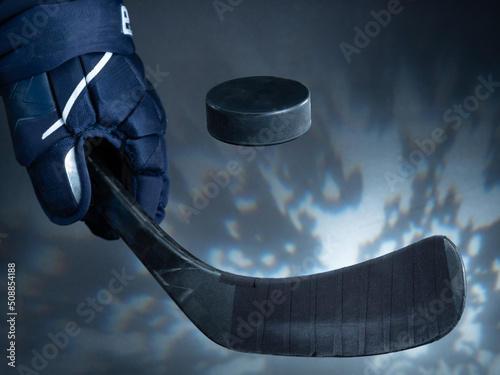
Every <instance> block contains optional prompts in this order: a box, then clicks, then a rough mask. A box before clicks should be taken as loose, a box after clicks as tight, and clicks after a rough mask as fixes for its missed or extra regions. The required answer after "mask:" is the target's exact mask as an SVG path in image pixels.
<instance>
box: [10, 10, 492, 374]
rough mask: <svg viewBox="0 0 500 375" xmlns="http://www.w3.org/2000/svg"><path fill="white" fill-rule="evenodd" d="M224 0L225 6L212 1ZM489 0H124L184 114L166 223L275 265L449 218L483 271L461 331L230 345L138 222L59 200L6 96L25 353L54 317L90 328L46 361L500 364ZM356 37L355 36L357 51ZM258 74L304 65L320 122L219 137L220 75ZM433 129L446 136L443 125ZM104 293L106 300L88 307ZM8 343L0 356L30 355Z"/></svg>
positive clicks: (52, 365) (219, 261)
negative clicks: (34, 173) (322, 350)
mask: <svg viewBox="0 0 500 375" xmlns="http://www.w3.org/2000/svg"><path fill="white" fill-rule="evenodd" d="M221 3H222V4H225V7H224V9H226V11H225V12H224V13H221V10H220V9H222V8H220V9H219V12H218V11H217V10H216V6H215V5H214V4H216V5H217V4H218V6H219V7H223V5H221ZM231 4H232V5H231ZM491 4H492V2H484V1H477V2H474V3H472V2H456V1H441V2H436V3H427V2H426V3H424V2H419V1H410V0H402V1H401V2H399V5H398V2H392V1H389V3H388V2H387V1H357V2H352V3H348V2H342V1H326V0H325V1H299V0H290V1H272V2H270V1H263V0H255V1H248V0H243V1H228V0H221V1H216V2H213V1H195V0H183V1H174V0H172V1H161V2H160V1H154V2H153V1H128V2H126V5H127V7H128V10H129V13H130V17H131V22H132V28H133V31H134V40H135V44H136V47H137V51H138V53H139V55H140V56H141V57H142V59H143V62H144V65H145V66H146V71H147V72H148V73H149V75H150V80H151V81H152V82H153V84H154V85H155V86H156V89H157V91H158V93H159V95H160V97H161V99H162V101H163V103H164V105H165V108H166V111H167V114H168V118H169V125H168V126H169V127H168V131H167V141H168V142H169V152H170V177H171V193H170V202H169V205H168V209H167V216H166V219H165V221H164V222H163V224H162V227H163V228H164V229H165V230H166V231H167V232H168V233H169V234H170V235H171V236H172V237H174V238H175V239H176V240H177V241H178V242H179V243H180V244H181V245H183V246H184V247H185V248H187V249H189V250H190V251H191V252H192V253H193V254H195V255H196V256H198V257H199V258H201V259H202V260H204V261H206V262H208V263H209V264H212V265H214V266H216V267H219V268H221V269H223V270H226V271H230V272H235V273H239V274H244V275H254V276H266V277H284V276H289V275H303V274H310V273H314V272H319V271H326V270H331V269H335V268H339V267H343V266H346V265H351V264H355V263H358V262H360V261H363V260H365V259H370V258H373V257H376V256H379V255H382V254H385V253H388V252H390V251H393V250H396V249H398V248H401V247H403V246H406V245H408V244H410V243H412V242H415V241H417V240H419V239H422V238H424V237H427V236H431V235H435V234H441V235H446V236H448V237H449V238H450V239H451V240H452V241H453V242H454V243H455V244H457V245H458V247H459V249H460V251H461V253H462V255H463V258H464V261H465V265H466V269H467V278H468V299H467V305H466V308H465V311H464V315H463V317H462V319H461V321H460V322H459V324H458V326H457V327H456V328H455V330H453V331H452V332H451V333H450V334H449V335H448V336H446V337H445V338H443V339H442V340H440V341H438V342H436V343H433V344H430V345H427V346H423V347H420V348H417V349H413V350H409V351H405V352H401V353H395V354H389V355H383V356H376V357H367V358H350V359H335V358H333V359H320V358H286V357H273V356H259V355H252V354H241V353H237V352H232V351H228V350H226V349H223V348H221V347H218V346H217V345H216V344H214V343H212V342H211V341H210V340H209V339H207V338H206V337H204V336H203V335H202V334H201V333H200V332H199V331H198V330H197V329H196V328H195V327H194V326H193V325H192V324H191V323H190V322H189V321H188V320H187V318H185V317H184V316H183V314H182V313H181V312H180V310H179V309H178V308H177V307H176V306H175V305H174V303H173V302H172V301H171V300H170V299H169V297H168V296H167V295H166V293H165V292H164V291H163V289H162V288H161V287H160V286H159V285H158V284H157V283H156V281H155V280H154V279H153V278H152V277H151V276H150V275H149V274H148V272H147V271H146V270H145V269H144V267H142V265H141V264H140V263H139V261H138V260H137V259H136V258H135V256H134V255H133V254H132V252H131V251H130V250H129V249H128V248H127V247H126V246H125V245H124V244H123V243H122V242H117V241H115V242H106V241H104V240H101V239H99V238H95V237H93V236H92V235H90V233H89V231H88V230H87V228H86V227H85V226H84V225H83V224H81V223H78V224H75V225H73V226H69V227H59V226H56V225H54V224H52V223H51V222H50V221H49V220H48V219H47V218H46V217H45V215H44V214H43V212H42V210H41V208H40V207H39V204H38V202H37V200H36V197H35V195H34V192H33V189H32V187H31V183H30V180H29V178H28V175H27V173H26V172H25V170H24V169H23V168H22V167H20V166H19V165H17V163H16V161H15V159H14V152H13V148H12V145H11V141H10V134H9V131H8V126H7V120H6V116H5V111H4V109H3V106H0V143H1V147H0V178H1V183H0V240H1V243H0V265H1V268H2V269H0V276H1V278H2V279H3V281H0V283H1V284H2V285H4V286H3V287H2V289H1V290H0V297H1V302H0V306H5V309H4V308H2V309H1V310H2V311H5V312H6V311H7V308H6V286H5V285H6V279H7V263H9V262H15V263H16V269H17V293H18V294H17V301H18V305H17V311H18V314H19V315H18V317H17V326H16V328H17V334H18V335H17V338H16V343H17V360H18V364H23V365H25V366H27V367H30V368H33V367H32V366H33V365H32V360H33V358H36V353H43V351H44V348H45V350H49V349H47V345H48V344H50V343H51V342H52V341H51V339H50V336H51V335H55V336H57V335H58V334H60V333H62V332H64V331H65V329H66V326H67V324H68V322H75V324H76V326H77V327H78V330H77V332H78V333H77V334H75V337H71V338H70V339H69V341H68V342H67V345H65V346H64V348H62V349H58V351H57V353H53V352H50V350H49V352H47V353H49V355H51V356H52V357H54V358H53V359H50V360H48V361H47V362H46V363H45V364H44V363H43V362H40V363H38V365H39V366H40V368H41V367H43V368H41V371H38V372H39V373H40V374H54V375H56V374H57V375H58V374H120V375H127V374H134V375H135V374H160V373H161V374H181V373H182V374H195V373H203V374H217V375H222V374H257V373H273V374H287V375H291V374H303V373H306V372H312V373H315V374H336V373H338V374H374V375H377V374H390V375H395V374H407V375H410V374H411V375H413V374H415V375H416V374H419V375H420V374H421V375H425V374H443V375H444V374H456V375H461V374H490V375H491V374H499V373H500V351H499V347H500V335H499V333H500V315H499V314H498V312H499V307H500V252H499V243H500V126H499V119H500V105H499V104H500V87H498V85H497V86H495V85H494V84H490V85H489V86H488V85H485V84H484V83H483V82H484V81H488V80H490V81H493V82H500V65H499V58H500V43H499V41H500V40H499V35H500V30H499V29H500V27H499V22H498V21H497V18H498V14H499V13H498V11H499V7H498V5H494V6H493V5H491ZM388 7H390V8H391V9H392V10H394V13H393V14H392V15H391V19H390V20H388V19H386V22H385V23H386V25H385V26H380V25H379V24H374V23H373V21H374V20H375V18H374V16H373V12H375V13H376V14H379V11H381V10H385V9H388ZM372 11H373V12H372ZM376 25H379V26H378V28H377V26H376ZM365 27H367V28H368V30H367V31H365V32H368V33H369V34H371V35H372V36H371V37H370V36H368V38H369V39H367V38H365V39H362V38H361V39H360V38H359V37H358V39H355V36H356V33H357V32H356V31H355V29H354V28H359V29H360V30H365ZM356 42H357V43H358V47H356ZM342 43H344V44H342ZM363 43H364V44H366V46H363ZM341 44H342V46H343V48H344V50H345V51H348V50H349V48H351V50H352V51H355V52H354V53H352V54H350V55H349V54H348V53H347V55H348V56H347V58H346V54H345V53H344V52H343V51H342V48H341ZM347 44H349V45H350V46H351V47H347ZM359 46H363V47H362V48H361V47H359ZM346 48H347V49H346ZM348 60H350V62H349V61H348ZM252 75H274V76H280V77H287V78H292V79H295V80H298V81H301V82H302V83H304V84H305V85H307V86H308V87H309V89H310V91H311V95H312V111H313V123H312V128H311V130H310V131H309V132H308V133H306V134H305V135H304V136H302V137H300V138H299V139H297V140H295V141H293V142H290V143H286V144H282V145H277V146H272V147H267V148H258V149H256V148H250V149H246V151H245V153H242V152H241V150H239V149H238V147H236V146H232V145H227V144H224V143H221V142H219V141H217V140H215V139H213V138H212V137H211V136H210V135H209V134H208V132H207V130H206V124H205V107H204V100H205V94H206V92H207V91H208V90H209V89H210V88H211V87H213V86H214V85H216V84H218V83H220V82H223V81H226V80H229V79H233V78H237V77H243V76H252ZM479 85H482V88H481V89H480V91H479V92H480V95H479V96H481V98H482V99H478V94H477V90H476V88H477V87H478V86H479ZM486 94H489V95H488V97H487V98H486V96H487V95H486ZM459 106H461V107H459ZM451 116H455V117H453V120H451V119H452V117H451ZM436 129H442V132H443V134H442V136H441V137H438V138H439V140H440V141H441V143H436V142H434V143H430V141H429V140H431V139H432V137H433V135H436V134H437V133H436ZM437 132H438V133H439V130H437ZM425 140H427V141H425ZM422 142H424V144H426V145H427V146H426V147H427V148H425V147H424V150H422V149H421V148H419V146H418V144H423V143H422ZM424 151H426V152H424ZM230 161H235V162H237V163H238V164H239V165H240V166H241V173H239V174H238V175H236V176H235V177H233V178H232V179H231V181H230V182H229V184H228V185H227V186H226V187H223V188H220V189H219V192H218V194H217V195H216V196H215V197H214V198H210V199H209V201H208V205H207V206H206V207H205V208H204V209H202V210H199V212H197V213H196V214H193V215H191V216H189V217H187V216H186V215H185V214H184V215H183V212H185V211H184V210H183V208H186V207H194V202H193V200H194V199H200V193H199V191H203V189H204V188H205V186H206V184H207V183H208V182H211V181H212V178H211V177H210V174H211V173H214V172H215V173H217V172H219V171H224V170H225V168H226V165H227V163H228V162H230ZM116 272H118V273H121V272H126V274H127V275H130V277H129V278H130V281H129V282H128V283H127V285H125V286H124V287H123V290H122V291H120V292H119V293H116V294H113V295H112V300H111V301H110V300H108V299H105V298H104V297H105V292H103V290H104V289H106V288H108V284H109V282H110V281H111V280H112V279H113V278H114V277H116ZM92 299H98V300H99V299H100V300H101V302H103V303H102V304H98V305H95V306H96V307H92V304H91V303H92V302H91V301H92ZM4 301H5V304H4ZM91 311H93V313H92V312H91ZM4 320H5V319H2V323H0V329H1V333H0V337H1V340H2V342H5V341H6V332H7V324H6V322H5V321H4ZM2 347H3V346H2ZM52 354H53V355H52ZM6 361H7V360H6V359H5V358H4V359H3V360H2V363H0V367H1V368H2V371H1V372H2V373H15V372H12V371H10V370H11V369H10V368H8V367H7V366H6ZM35 362H36V360H35ZM4 369H6V370H5V371H4ZM7 371H8V372H7Z"/></svg>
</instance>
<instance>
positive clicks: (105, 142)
mask: <svg viewBox="0 0 500 375" xmlns="http://www.w3.org/2000/svg"><path fill="white" fill-rule="evenodd" d="M2 97H3V100H4V103H5V108H6V111H7V116H8V119H9V124H10V127H11V134H12V138H13V142H14V149H15V153H16V159H17V160H18V162H19V163H20V164H21V165H23V166H25V167H27V169H28V173H29V175H30V177H31V180H32V183H33V186H34V188H35V192H36V195H37V197H38V200H39V201H40V204H41V206H42V208H43V210H44V211H45V213H46V214H47V216H48V217H49V218H50V219H51V220H52V221H53V222H54V223H57V224H60V225H67V224H72V223H74V222H75V221H78V220H84V221H85V222H86V223H87V225H88V226H89V227H90V229H91V230H92V232H93V233H95V234H97V235H99V236H102V237H104V238H108V239H111V238H112V237H113V233H112V231H111V229H110V228H109V227H108V226H107V225H106V224H105V223H104V221H103V220H102V218H100V217H99V215H98V214H97V213H96V212H94V211H93V209H92V207H91V205H90V204H91V195H92V188H91V181H90V179H89V174H88V171H87V167H86V161H85V154H86V153H88V152H90V151H93V150H94V149H100V150H101V153H102V154H103V155H104V156H103V158H104V161H107V162H108V163H109V164H110V167H111V168H112V170H113V171H115V172H116V174H118V175H119V176H118V177H119V178H120V179H121V180H122V182H123V183H124V184H125V186H126V188H127V189H128V190H129V191H130V192H131V193H132V194H133V196H134V197H135V199H136V200H137V202H138V203H139V204H140V205H141V206H142V207H143V208H144V210H145V211H146V212H147V213H148V214H149V215H150V216H151V217H152V218H154V219H155V221H156V222H158V223H159V222H161V220H162V219H163V217H164V215H165V211H164V209H165V205H166V203H167V199H168V186H169V181H168V178H167V176H166V172H167V145H166V142H165V139H164V134H165V129H166V116H165V112H164V110H163V107H162V104H161V102H160V99H159V98H158V95H157V94H156V92H155V90H154V89H153V87H152V85H151V83H149V81H148V80H147V79H146V78H145V75H144V68H143V65H142V62H141V60H140V59H139V57H138V56H137V55H135V54H132V55H128V56H124V55H118V54H112V53H91V54H86V55H82V56H79V57H76V58H73V59H71V60H69V61H67V62H65V63H64V64H62V65H60V66H59V67H57V68H55V69H53V70H51V71H49V72H46V73H42V74H40V75H37V76H34V77H31V78H28V79H24V80H21V81H18V82H15V83H13V84H9V85H7V86H4V87H3V88H2ZM89 141H90V142H89ZM106 159H108V160H106ZM89 208H90V209H89Z"/></svg>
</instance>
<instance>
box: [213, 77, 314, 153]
mask: <svg viewBox="0 0 500 375" xmlns="http://www.w3.org/2000/svg"><path fill="white" fill-rule="evenodd" d="M206 106H207V128H208V131H209V133H210V134H211V135H212V136H213V137H214V138H216V139H218V140H220V141H222V142H226V143H231V144H236V145H242V146H268V145H274V144H278V143H283V142H288V141H291V140H293V139H295V138H297V137H300V136H301V135H302V134H304V133H305V132H307V131H308V130H309V128H310V127H311V97H310V94H309V90H308V88H307V87H306V86H304V85H303V84H302V83H300V82H297V81H294V80H291V79H285V78H278V77H265V76H263V77H245V78H238V79H234V80H231V81H227V82H224V83H221V84H219V85H217V86H215V87H213V88H212V89H211V90H210V91H209V92H208V93H207V99H206Z"/></svg>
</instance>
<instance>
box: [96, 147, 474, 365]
mask: <svg viewBox="0 0 500 375" xmlns="http://www.w3.org/2000/svg"><path fill="white" fill-rule="evenodd" d="M87 160H88V167H89V171H90V174H91V178H92V182H93V196H94V205H95V206H96V208H97V209H98V211H99V212H100V213H101V214H102V215H103V216H104V217H105V219H106V221H107V222H108V223H109V224H110V225H111V226H112V227H113V229H114V230H115V231H116V232H117V233H118V234H119V235H120V236H121V238H122V239H123V240H124V241H125V242H126V243H127V245H128V246H129V247H130V248H131V249H132V251H133V252H134V253H135V255H136V256H137V257H138V258H139V259H140V260H141V261H142V263H143V264H144V265H145V266H146V268H147V269H148V270H149V272H150V273H151V274H152V275H153V277H154V278H155V279H156V280H157V281H158V283H160V285H161V286H162V287H163V288H164V289H165V291H166V292H167V293H168V294H169V295H170V297H171V298H172V299H173V300H174V301H175V303H176V304H177V305H178V306H179V307H180V308H181V310H182V311H183V312H184V314H185V315H186V316H187V317H188V318H189V319H190V320H191V321H192V322H193V323H194V324H195V325H196V327H198V329H199V330H200V331H201V332H203V333H204V334H205V335H206V336H207V337H208V338H210V339H211V340H213V341H214V342H216V343H217V344H219V345H222V346H224V347H226V348H230V349H233V350H237V351H242V352H251V353H262V354H277V355H291V356H318V357H352V356H364V355H374V354H382V353H389V352H394V351H399V350H404V349H409V348H413V347H416V346H420V345H424V344H427V343H431V342H433V341H436V340H438V339H440V338H442V337H443V336H445V335H446V334H448V333H449V332H450V331H451V330H452V329H453V328H454V327H455V326H456V324H457V323H458V321H459V319H460V316H461V315H462V312H463V309H464V306H465V286H466V281H465V280H466V279H465V270H464V265H463V262H462V258H461V256H460V254H459V252H458V251H457V249H456V247H455V245H454V244H453V243H452V242H451V241H450V240H448V239H447V238H446V237H443V236H435V237H430V238H427V239H424V240H422V241H420V242H417V243H415V244H413V245H410V246H408V247H405V248H403V249H401V250H398V251H395V252H393V253H391V254H388V255H385V256H382V257H379V258H376V259H373V260H370V261H367V262H363V263H360V264H357V265H354V266H351V267H346V268H342V269H339V270H335V271H330V272H325V273H319V274H315V275H309V276H302V277H293V278H282V279H264V278H254V277H245V276H239V275H234V274H230V273H226V272H223V271H220V270H218V269H216V268H213V267H211V266H209V265H207V264H205V263H203V262H202V261H201V260H199V259H197V258H196V257H194V256H193V255H192V254H191V253H189V252H188V251H187V250H185V249H184V248H183V247H182V246H181V245H179V244H178V243H177V242H175V241H174V240H173V239H172V238H171V237H170V236H169V235H168V234H166V233H165V232H164V231H163V230H162V229H161V228H160V227H159V226H158V225H156V223H154V221H153V220H151V219H150V217H149V216H148V215H147V214H146V213H145V212H144V211H143V210H142V209H141V207H140V206H139V205H138V204H137V203H136V202H135V201H134V200H133V199H132V198H131V197H130V195H129V194H128V193H127V192H126V191H125V190H124V188H123V187H122V186H121V185H120V183H119V182H118V181H117V180H116V179H115V178H114V177H113V176H112V175H111V173H110V172H109V170H107V168H106V166H105V165H103V163H102V162H101V161H100V160H99V159H98V158H96V157H94V156H91V157H88V159H87Z"/></svg>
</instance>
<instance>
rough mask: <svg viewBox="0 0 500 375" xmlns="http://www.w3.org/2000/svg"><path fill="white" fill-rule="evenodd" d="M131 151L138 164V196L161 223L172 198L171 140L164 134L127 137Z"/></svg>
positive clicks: (130, 155)
mask: <svg viewBox="0 0 500 375" xmlns="http://www.w3.org/2000/svg"><path fill="white" fill-rule="evenodd" d="M127 154H128V155H129V157H130V159H131V161H132V165H133V168H134V174H135V178H134V197H135V199H136V200H137V202H138V203H139V204H140V205H141V206H142V207H143V208H144V210H145V211H146V212H147V213H148V214H149V215H150V216H151V217H152V218H154V219H155V220H156V221H157V222H158V223H159V222H161V220H163V217H164V215H165V213H164V212H165V206H166V204H167V200H168V188H169V180H168V177H167V176H166V172H167V169H168V160H167V143H166V141H165V139H164V138H163V137H162V136H149V137H144V138H139V139H136V140H128V141H127Z"/></svg>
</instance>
